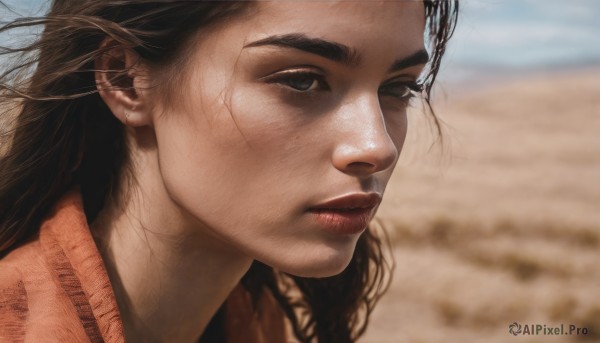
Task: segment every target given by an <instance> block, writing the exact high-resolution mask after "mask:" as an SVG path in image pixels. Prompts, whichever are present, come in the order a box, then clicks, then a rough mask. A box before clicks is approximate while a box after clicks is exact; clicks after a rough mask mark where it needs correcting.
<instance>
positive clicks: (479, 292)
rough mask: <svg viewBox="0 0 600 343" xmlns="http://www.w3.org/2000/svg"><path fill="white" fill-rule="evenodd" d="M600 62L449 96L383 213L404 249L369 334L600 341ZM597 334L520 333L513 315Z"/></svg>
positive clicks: (417, 130)
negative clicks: (440, 137) (513, 329)
mask: <svg viewBox="0 0 600 343" xmlns="http://www.w3.org/2000/svg"><path fill="white" fill-rule="evenodd" d="M599 74H600V72H598V71H597V70H596V71H595V72H590V71H586V72H581V73H577V72H572V73H570V74H568V73H564V74H553V75H547V76H539V77H536V78H531V79H527V80H526V79H523V80H517V81H515V82H514V83H507V84H504V85H500V86H498V87H496V88H490V89H487V90H484V91H481V92H479V93H472V94H471V95H469V96H464V97H463V98H461V99H458V100H457V99H449V102H453V103H454V104H453V105H452V107H450V106H444V105H443V104H442V105H441V106H438V109H440V111H439V112H440V114H441V116H442V118H443V119H444V120H445V121H446V122H447V123H449V124H448V125H449V126H450V127H451V128H450V129H448V134H447V136H446V138H447V139H446V152H444V153H443V154H439V153H438V152H437V151H435V150H433V151H430V150H429V147H430V143H431V142H432V139H433V138H432V136H431V134H430V131H431V130H430V129H429V128H428V127H427V125H426V123H425V120H424V119H423V117H422V116H420V115H419V114H418V113H416V112H415V113H413V114H412V117H411V119H412V123H411V124H412V125H413V126H412V127H411V131H410V132H411V135H410V136H409V137H408V139H407V143H406V146H405V151H404V152H403V154H404V155H403V157H402V158H401V161H400V162H399V165H398V169H397V172H396V173H395V174H394V176H393V177H392V181H391V183H390V185H389V186H388V190H387V192H386V199H385V201H384V204H382V206H381V208H380V212H379V218H380V221H381V222H382V223H383V224H384V226H385V227H386V228H387V230H388V231H389V234H390V236H391V239H392V241H393V244H394V250H395V251H394V252H395V256H396V265H397V269H396V275H395V278H394V281H393V284H392V287H391V288H390V291H389V294H388V295H387V296H386V297H384V299H383V300H382V303H381V305H380V306H379V308H378V309H377V310H376V312H375V314H374V318H373V322H372V325H371V328H370V330H369V332H368V333H367V335H366V337H365V338H364V339H363V340H362V342H365V343H367V342H372V343H386V342H390V343H392V342H394V343H396V342H410V343H413V342H423V343H431V342H450V343H452V342H461V343H463V342H464V343H469V342H491V343H493V342H511V341H519V342H579V341H585V342H600V268H599V267H598V261H600V97H599V96H598V94H600V78H598V77H597V76H596V75H599ZM515 321H516V322H519V323H522V324H526V323H528V324H547V325H549V326H552V325H559V324H561V323H564V324H565V325H566V326H568V325H569V324H575V325H577V326H579V327H586V328H588V330H589V334H588V335H587V336H519V337H514V336H512V335H511V334H509V333H508V325H509V324H511V323H512V322H515Z"/></svg>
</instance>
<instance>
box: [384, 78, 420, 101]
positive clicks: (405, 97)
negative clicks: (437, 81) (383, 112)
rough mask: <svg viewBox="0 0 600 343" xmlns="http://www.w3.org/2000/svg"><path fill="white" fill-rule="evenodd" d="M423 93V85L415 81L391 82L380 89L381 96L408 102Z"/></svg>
mask: <svg viewBox="0 0 600 343" xmlns="http://www.w3.org/2000/svg"><path fill="white" fill-rule="evenodd" d="M422 91H423V85H422V84H419V83H417V82H415V81H401V82H391V83H388V84H386V85H384V86H382V87H381V88H380V89H379V95H381V96H391V97H393V98H396V99H398V100H401V101H404V102H408V101H409V100H410V99H412V98H413V97H414V96H415V95H417V94H419V93H421V92H422Z"/></svg>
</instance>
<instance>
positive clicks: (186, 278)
mask: <svg viewBox="0 0 600 343" xmlns="http://www.w3.org/2000/svg"><path fill="white" fill-rule="evenodd" d="M155 157H156V156H154V155H153V154H152V152H151V151H147V152H144V153H139V155H138V156H137V158H136V166H139V168H138V170H144V171H146V172H144V173H141V174H138V175H137V178H136V179H137V180H138V184H137V189H134V190H133V192H131V190H130V192H128V194H134V195H135V196H131V197H129V200H127V201H126V203H125V204H123V205H122V206H120V207H119V206H115V205H114V204H109V205H108V206H106V208H105V209H103V210H102V212H101V213H100V215H99V217H98V218H97V219H96V220H95V221H94V223H92V232H93V233H94V237H95V239H96V242H97V244H98V246H99V248H100V252H101V254H102V255H103V258H104V261H105V264H106V267H107V270H108V274H109V277H110V279H111V282H112V284H113V289H114V291H115V296H116V299H117V303H118V305H119V309H120V312H121V318H122V320H123V325H124V329H125V336H126V341H131V342H138V341H144V342H145V341H150V342H152V341H168V342H195V341H197V340H198V338H199V337H200V336H201V335H202V332H203V331H204V329H205V327H206V325H207V324H208V322H209V321H210V319H211V318H212V317H213V315H214V314H215V313H216V311H217V310H218V309H219V307H220V306H221V304H222V303H223V302H224V301H225V299H226V298H227V296H228V295H229V293H230V292H231V291H232V290H233V288H234V287H235V286H236V285H237V284H238V282H239V280H240V278H241V277H242V276H243V275H244V273H245V272H246V271H247V270H248V268H249V267H250V264H251V262H252V260H251V259H249V258H248V257H246V256H244V255H243V254H241V253H239V252H238V251H236V250H234V249H232V248H231V247H229V246H228V245H227V244H226V243H224V242H223V241H221V240H220V239H218V238H216V237H214V236H213V235H212V234H211V233H210V230H209V229H208V228H206V227H205V226H204V225H203V224H202V223H200V222H198V221H197V220H195V219H194V218H190V216H189V215H188V214H186V212H185V211H184V210H183V209H181V208H180V207H179V206H177V204H175V203H174V201H173V200H172V199H171V198H170V197H169V195H168V192H167V191H166V189H165V187H164V185H163V184H162V182H160V181H161V178H160V177H159V175H152V173H153V171H158V170H159V168H158V166H157V165H151V164H157V159H156V158H155ZM141 190H143V191H141Z"/></svg>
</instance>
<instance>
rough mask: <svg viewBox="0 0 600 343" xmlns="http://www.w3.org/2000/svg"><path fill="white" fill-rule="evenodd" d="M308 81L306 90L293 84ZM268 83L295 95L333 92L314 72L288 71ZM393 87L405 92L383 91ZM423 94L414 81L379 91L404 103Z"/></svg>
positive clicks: (391, 84) (383, 87) (320, 76)
mask: <svg viewBox="0 0 600 343" xmlns="http://www.w3.org/2000/svg"><path fill="white" fill-rule="evenodd" d="M307 80H312V82H311V83H310V84H309V86H308V87H307V88H304V89H300V88H297V87H294V85H293V84H292V83H293V82H295V81H307ZM315 81H316V82H317V88H314V85H315ZM268 83H273V84H278V85H280V86H283V87H285V88H288V89H290V91H292V92H295V93H306V94H310V93H311V92H314V91H317V90H321V91H329V90H331V88H330V87H329V85H328V84H327V82H326V81H325V76H324V75H321V74H317V73H314V72H308V71H286V72H283V73H280V74H278V75H276V76H275V77H273V78H271V79H270V80H268ZM296 86H297V85H296ZM392 87H402V88H403V89H404V91H403V92H402V93H401V94H394V92H390V91H387V92H386V91H382V90H383V89H386V88H388V89H389V88H392ZM421 92H423V85H422V84H420V83H418V82H416V81H412V80H410V81H402V82H390V83H388V84H386V85H384V86H382V88H380V90H379V94H380V95H384V96H386V95H387V96H391V97H393V98H395V99H397V100H400V101H402V102H408V101H410V99H412V98H413V97H415V96H416V95H417V94H420V93H421Z"/></svg>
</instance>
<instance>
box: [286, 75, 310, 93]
mask: <svg viewBox="0 0 600 343" xmlns="http://www.w3.org/2000/svg"><path fill="white" fill-rule="evenodd" d="M313 81H314V80H313V78H311V77H310V76H301V77H298V78H296V79H294V80H292V83H291V86H292V87H294V88H296V89H297V90H301V91H305V90H308V89H309V88H310V86H312V84H313Z"/></svg>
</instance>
